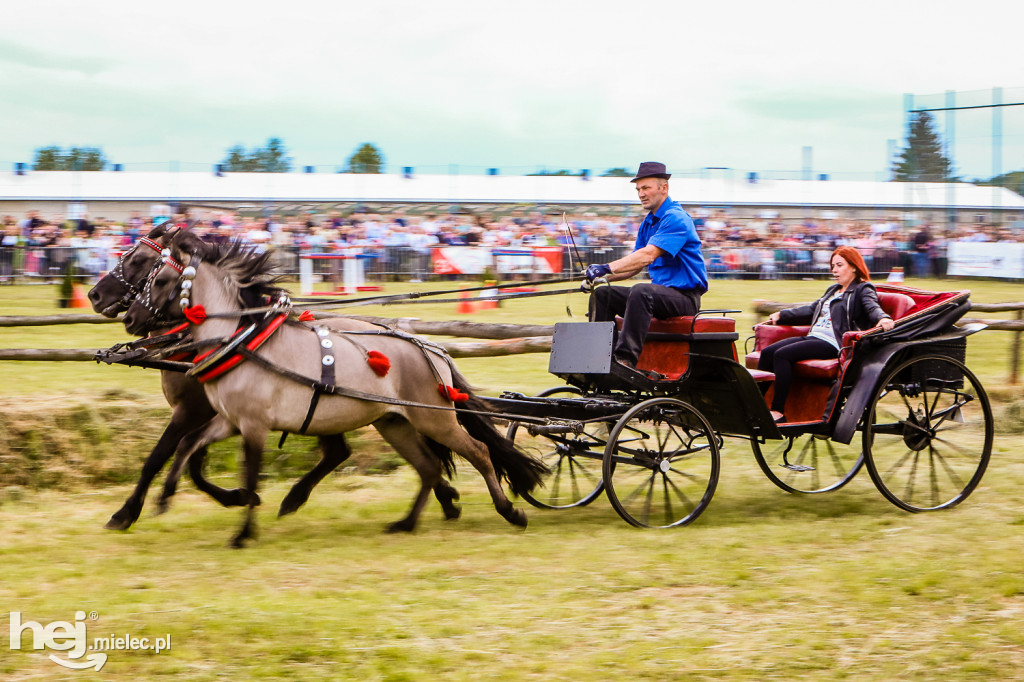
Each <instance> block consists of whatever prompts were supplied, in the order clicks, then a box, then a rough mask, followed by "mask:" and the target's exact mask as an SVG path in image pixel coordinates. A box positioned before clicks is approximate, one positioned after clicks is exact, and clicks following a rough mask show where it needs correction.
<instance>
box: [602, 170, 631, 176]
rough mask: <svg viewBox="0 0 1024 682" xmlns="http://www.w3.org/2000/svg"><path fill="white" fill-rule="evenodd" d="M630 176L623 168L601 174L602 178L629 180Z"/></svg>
mask: <svg viewBox="0 0 1024 682" xmlns="http://www.w3.org/2000/svg"><path fill="white" fill-rule="evenodd" d="M632 175H633V174H632V173H630V172H629V171H628V170H626V169H625V168H609V169H608V170H606V171H605V172H604V173H601V177H602V178H629V177H632Z"/></svg>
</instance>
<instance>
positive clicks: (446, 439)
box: [416, 417, 527, 528]
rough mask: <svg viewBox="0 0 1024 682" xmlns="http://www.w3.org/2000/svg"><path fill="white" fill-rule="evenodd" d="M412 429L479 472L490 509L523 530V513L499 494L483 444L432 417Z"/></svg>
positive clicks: (457, 428)
mask: <svg viewBox="0 0 1024 682" xmlns="http://www.w3.org/2000/svg"><path fill="white" fill-rule="evenodd" d="M452 421H454V419H453V420H452ZM446 427H448V428H446ZM416 428H417V429H419V430H420V431H421V432H422V433H425V434H426V435H427V437H428V438H432V439H434V440H436V441H438V442H439V443H442V444H444V445H446V446H448V447H450V448H451V449H452V450H454V451H455V452H457V453H459V455H461V456H462V457H464V458H465V459H466V460H467V461H468V462H469V463H470V464H472V465H473V468H475V469H476V470H477V471H478V472H480V475H481V476H482V477H483V479H484V483H486V484H487V491H488V492H489V493H490V494H491V500H492V501H493V502H494V508H495V509H496V510H497V512H498V513H499V514H500V515H501V516H502V518H504V519H505V520H506V521H508V522H509V523H511V524H512V525H515V526H522V527H524V528H525V527H526V522H527V520H526V512H524V511H523V510H521V509H516V507H515V505H513V504H512V501H511V500H509V499H508V497H506V496H505V491H504V490H502V488H501V484H500V483H499V482H498V476H497V474H495V473H494V466H493V465H492V464H491V458H490V455H489V454H488V451H487V448H486V447H485V446H484V444H483V443H481V442H480V441H478V440H477V439H476V438H473V437H472V436H470V435H469V434H468V433H466V432H465V431H463V430H462V428H461V427H459V426H458V425H457V424H444V423H438V420H437V418H436V417H433V419H432V420H431V419H425V420H423V421H422V423H420V424H416Z"/></svg>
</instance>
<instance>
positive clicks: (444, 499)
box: [434, 476, 462, 521]
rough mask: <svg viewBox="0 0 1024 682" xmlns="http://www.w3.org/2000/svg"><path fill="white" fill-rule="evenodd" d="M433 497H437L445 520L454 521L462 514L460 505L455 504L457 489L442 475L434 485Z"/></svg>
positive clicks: (457, 494) (457, 496) (457, 497)
mask: <svg viewBox="0 0 1024 682" xmlns="http://www.w3.org/2000/svg"><path fill="white" fill-rule="evenodd" d="M434 497H436V498H437V501H438V503H439V504H440V505H441V510H442V511H443V512H444V518H445V520H446V521H455V520H456V519H458V518H459V517H460V516H462V507H460V506H459V505H457V504H455V503H456V502H457V501H458V499H459V491H458V490H456V489H455V487H454V486H453V485H452V484H451V483H449V482H448V481H447V480H445V478H444V477H443V476H442V477H441V478H439V479H438V481H437V485H435V486H434Z"/></svg>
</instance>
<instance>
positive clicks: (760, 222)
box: [0, 210, 1024, 279]
mask: <svg viewBox="0 0 1024 682" xmlns="http://www.w3.org/2000/svg"><path fill="white" fill-rule="evenodd" d="M693 214H694V216H695V220H694V222H695V224H696V227H697V230H698V232H699V233H700V235H701V238H702V241H703V245H704V255H705V258H706V260H707V263H708V270H709V273H710V274H711V276H712V277H732V276H737V277H740V276H742V277H760V278H766V279H771V278H775V277H785V276H787V274H790V273H815V272H819V271H820V272H821V273H823V274H826V273H827V272H828V259H829V254H830V253H831V251H832V250H833V249H834V248H835V247H836V246H840V245H844V244H848V245H853V246H856V247H857V248H858V249H859V250H860V252H861V253H862V254H863V255H864V258H865V260H866V262H867V264H868V266H869V268H871V270H872V271H874V272H884V271H888V270H889V269H891V268H892V267H903V268H904V269H905V270H906V272H907V274H914V275H916V276H931V275H942V274H944V272H945V265H944V262H945V253H946V245H947V243H948V242H949V241H951V240H969V241H1022V240H1024V235H1022V234H1021V233H1020V232H1019V231H1017V232H1014V231H1012V230H1009V229H1007V228H1002V227H998V226H993V225H981V224H979V225H960V226H958V227H956V228H954V229H953V230H950V231H944V230H941V229H934V228H932V227H931V226H929V225H918V226H914V227H908V226H905V225H903V224H901V223H900V222H898V221H897V220H896V219H882V220H877V221H872V222H866V221H863V222H862V221H851V220H811V219H804V220H787V221H782V220H768V219H760V218H737V217H735V216H731V215H728V214H726V213H723V212H713V211H704V210H694V211H693ZM642 217H643V216H642V215H639V214H638V213H628V214H624V215H621V216H607V215H598V214H597V213H590V212H588V213H582V214H574V215H567V216H565V218H564V222H563V215H562V214H561V213H544V212H539V211H529V210H514V211H511V212H508V211H503V212H501V213H485V212H473V213H470V212H463V213H455V214H450V213H423V214H412V212H410V213H374V212H356V213H351V214H348V215H342V214H340V213H327V214H323V215H315V214H304V215H298V216H281V215H272V216H270V217H244V216H242V215H240V214H239V213H236V212H231V211H197V210H192V211H189V212H188V213H186V214H180V215H177V216H173V217H172V220H174V221H175V222H176V223H178V224H181V225H187V226H188V227H189V228H190V229H192V230H194V231H195V232H196V233H198V234H200V235H202V236H203V237H204V238H206V239H208V240H211V241H226V240H231V239H239V238H242V239H246V240H248V241H251V242H253V243H255V244H258V245H261V246H262V247H263V248H268V249H282V250H287V251H291V252H298V251H311V252H332V251H338V250H342V249H348V248H353V247H356V248H360V249H363V250H366V251H370V252H372V251H374V250H379V251H381V252H383V251H384V250H387V249H391V250H394V249H407V250H408V251H409V252H410V253H411V254H413V255H414V257H415V256H416V255H418V256H419V257H421V258H422V256H423V255H425V254H428V253H429V250H430V248H431V247H433V246H436V245H467V246H477V245H479V246H487V247H521V246H554V245H560V244H566V243H567V242H568V241H569V237H568V233H567V229H566V225H568V229H569V230H571V232H572V235H573V237H574V240H575V242H576V244H577V246H578V247H579V248H580V249H581V250H583V251H584V252H587V251H588V250H590V249H595V248H598V249H599V248H603V247H630V246H631V245H632V242H633V240H634V239H635V236H636V231H637V228H638V226H639V224H640V221H641V220H642ZM152 223H153V220H152V219H151V218H144V217H143V216H142V215H140V214H138V213H136V214H133V215H132V216H131V217H130V218H129V219H128V220H124V221H114V220H108V219H105V218H96V219H90V218H89V216H85V215H83V216H79V217H76V218H74V219H65V218H64V217H62V216H49V217H45V218H44V217H42V216H40V215H39V213H38V212H37V211H29V212H28V214H27V215H26V216H25V217H24V218H23V219H21V220H18V219H16V218H14V217H13V216H5V217H4V218H3V220H2V224H0V229H2V234H0V279H10V278H11V277H12V274H13V273H14V270H15V258H14V255H13V254H14V251H15V250H16V249H21V250H23V251H24V254H23V257H22V259H21V260H20V261H19V262H18V265H20V271H22V272H25V273H28V274H36V275H40V276H43V277H46V278H50V277H57V276H59V275H60V273H62V272H63V271H64V269H65V268H66V266H67V265H68V263H74V265H76V266H77V267H78V268H79V270H81V271H83V272H85V273H88V274H91V275H98V274H100V273H102V272H105V271H107V270H109V269H110V267H112V266H113V264H114V262H116V258H117V256H118V255H119V254H120V253H121V252H122V251H123V250H124V249H125V248H126V247H128V246H129V245H131V244H133V243H134V242H135V241H136V240H137V239H138V238H139V237H140V236H143V235H145V234H146V233H147V232H148V231H149V230H150V229H151V227H152ZM47 247H51V248H47ZM53 247H56V248H53ZM60 247H64V248H60ZM392 252H393V251H392Z"/></svg>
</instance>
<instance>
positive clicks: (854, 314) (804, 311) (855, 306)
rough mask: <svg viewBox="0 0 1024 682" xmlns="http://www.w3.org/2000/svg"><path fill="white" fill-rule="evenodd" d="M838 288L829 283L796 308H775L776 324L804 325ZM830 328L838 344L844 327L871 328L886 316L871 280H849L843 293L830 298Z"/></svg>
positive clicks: (858, 329) (811, 321)
mask: <svg viewBox="0 0 1024 682" xmlns="http://www.w3.org/2000/svg"><path fill="white" fill-rule="evenodd" d="M838 290H839V285H838V284H833V285H832V286H830V287H829V288H828V289H826V290H825V295H824V296H822V297H821V298H819V299H818V300H817V301H815V302H814V303H811V304H810V305H804V306H800V307H798V308H787V309H786V310H780V311H779V324H786V325H805V324H812V323H813V322H814V320H816V319H817V317H818V313H819V312H820V311H821V307H822V306H823V305H825V301H827V300H828V299H830V298H831V297H832V296H833V295H834V294H835V293H836V291H838ZM831 312H832V330H833V331H834V332H835V335H836V340H837V341H838V342H839V343H840V344H842V342H843V334H845V333H846V332H848V331H863V330H865V329H871V328H872V327H874V326H875V325H876V324H878V322H879V321H880V320H883V319H885V318H887V317H889V315H888V314H886V312H885V311H884V310H882V306H881V305H879V303H878V292H877V291H875V285H874V284H872V283H871V282H857V283H856V284H851V285H850V286H849V287H848V288H847V289H846V291H845V292H843V295H842V296H841V297H840V298H838V299H836V300H835V301H833V302H832V305H831Z"/></svg>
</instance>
